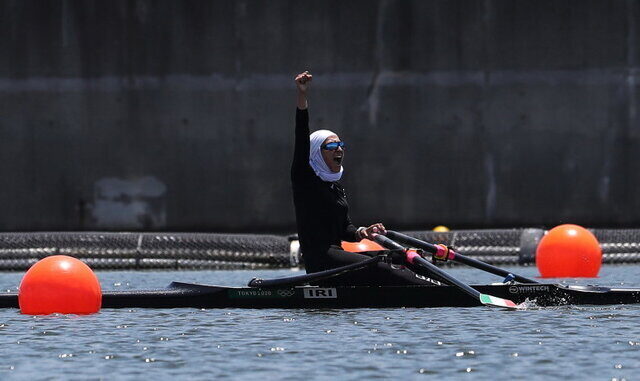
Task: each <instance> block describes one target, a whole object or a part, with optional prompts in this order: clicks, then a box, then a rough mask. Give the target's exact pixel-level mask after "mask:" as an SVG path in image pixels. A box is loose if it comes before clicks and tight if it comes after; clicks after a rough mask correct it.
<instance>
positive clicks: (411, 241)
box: [387, 230, 538, 283]
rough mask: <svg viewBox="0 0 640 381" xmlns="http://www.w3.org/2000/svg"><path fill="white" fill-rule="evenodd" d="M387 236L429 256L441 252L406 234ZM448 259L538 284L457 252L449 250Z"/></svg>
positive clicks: (430, 244)
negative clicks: (425, 252)
mask: <svg viewBox="0 0 640 381" xmlns="http://www.w3.org/2000/svg"><path fill="white" fill-rule="evenodd" d="M387 236H389V237H391V239H395V240H398V241H400V242H403V243H405V244H407V245H410V246H413V247H416V248H419V249H422V250H425V251H427V252H429V253H431V254H437V253H438V251H439V250H441V247H440V246H439V245H434V244H432V243H429V242H425V241H422V240H419V239H417V238H414V237H410V236H408V235H406V234H402V233H398V232H396V231H393V230H387ZM448 259H451V260H453V261H456V262H460V263H464V264H465V265H468V266H471V267H475V268H477V269H480V270H484V271H486V272H489V273H491V274H494V275H500V276H503V277H507V276H509V274H511V275H513V276H514V279H515V280H516V281H518V282H520V283H538V282H536V281H535V280H533V279H529V278H525V277H523V276H520V275H516V274H513V273H511V272H509V271H507V270H504V269H501V268H499V267H495V266H493V265H490V264H488V263H485V262H482V261H479V260H477V259H474V258H470V257H467V256H466V255H462V254H460V253H458V252H454V251H453V250H449V253H448Z"/></svg>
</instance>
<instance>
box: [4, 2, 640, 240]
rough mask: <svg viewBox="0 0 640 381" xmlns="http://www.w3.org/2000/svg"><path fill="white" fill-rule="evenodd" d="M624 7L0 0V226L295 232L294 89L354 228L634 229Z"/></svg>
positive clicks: (633, 131) (635, 119) (633, 80)
mask: <svg viewBox="0 0 640 381" xmlns="http://www.w3.org/2000/svg"><path fill="white" fill-rule="evenodd" d="M639 24H640V4H639V2H638V1H631V0H629V1H622V0H619V1H615V0H614V1H600V0H593V1H583V0H576V1H566V0H565V1H559V0H550V1H512V0H485V1H462V0H460V1H455V0H454V1H451V0H442V1H422V0H415V1H400V0H398V1H392V0H379V1H369V0H361V1H337V0H336V1H294V0H291V1H249V0H244V1H172V0H166V1H100V0H95V1H35V0H34V1H24V0H13V1H9V0H7V1H3V2H1V3H0V36H1V38H0V205H1V206H2V208H1V211H0V229H1V230H40V229H73V230H76V229H114V230H117V229H153V230H158V229H166V230H218V231H292V230H294V228H295V225H294V222H295V221H294V213H293V207H292V202H291V192H290V184H289V163H290V157H291V153H292V148H293V147H292V134H293V130H292V129H293V126H292V124H293V116H294V108H295V103H294V99H295V97H294V86H293V81H292V78H293V76H294V74H295V73H296V72H299V71H302V70H304V69H309V70H311V71H312V72H313V74H314V75H315V78H314V83H313V89H312V93H311V113H312V114H311V121H312V128H314V129H317V128H330V129H333V130H335V131H336V132H338V133H339V134H340V135H341V137H342V138H343V139H344V140H345V141H347V142H348V144H349V146H348V151H347V156H346V161H345V176H344V183H345V185H346V187H347V189H348V193H349V196H350V200H351V206H352V210H351V214H352V218H353V219H354V222H356V223H358V224H366V223H370V222H375V221H378V220H381V221H384V222H386V223H387V225H388V226H393V227H398V228H421V227H425V228H426V227H430V226H433V225H435V224H447V225H452V226H454V227H470V226H473V227H494V226H510V225H541V224H546V225H555V224H557V223H561V222H574V223H582V224H587V225H609V226H621V225H638V224H640V197H637V194H638V187H639V186H640V178H639V175H638V174H639V172H640V119H639V116H638V107H640V95H639V94H638V92H639V90H640V89H639V87H640V66H639V61H640V48H638V43H639V42H640V25H639Z"/></svg>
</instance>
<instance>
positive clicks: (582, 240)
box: [536, 224, 602, 278]
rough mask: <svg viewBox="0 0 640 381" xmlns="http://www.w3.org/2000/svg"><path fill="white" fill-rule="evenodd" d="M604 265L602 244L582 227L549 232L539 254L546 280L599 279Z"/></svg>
mask: <svg viewBox="0 0 640 381" xmlns="http://www.w3.org/2000/svg"><path fill="white" fill-rule="evenodd" d="M601 265H602V249H601V248H600V243H599V242H598V240H597V239H596V237H595V236H594V235H593V233H591V232H590V231H588V230H587V229H585V228H583V227H582V226H578V225H571V224H565V225H560V226H556V227H555V228H553V229H551V230H549V231H548V232H547V234H546V235H545V236H544V237H542V239H541V240H540V244H538V248H537V250H536V266H537V267H538V271H540V274H541V276H542V277H543V278H561V277H572V278H573V277H584V278H595V277H597V276H598V272H599V271H600V266H601Z"/></svg>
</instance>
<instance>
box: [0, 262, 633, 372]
mask: <svg viewBox="0 0 640 381" xmlns="http://www.w3.org/2000/svg"><path fill="white" fill-rule="evenodd" d="M448 271H450V272H451V273H452V274H453V275H454V276H457V277H459V278H461V279H464V280H465V281H468V282H473V283H485V282H493V281H499V279H498V278H496V277H494V276H492V275H490V274H485V273H482V272H480V271H478V270H472V269H463V268H454V269H450V270H448ZM513 271H517V272H519V273H520V274H522V275H524V276H527V277H534V276H535V275H536V274H537V270H536V269H535V268H533V267H524V268H522V267H520V268H513ZM296 274H299V273H296ZM286 275H293V273H292V272H291V271H288V270H278V271H275V270H274V271H201V272H197V271H189V272H124V271H123V272H99V273H98V277H99V278H100V281H101V283H102V286H103V289H105V290H126V289H148V288H157V287H164V286H166V285H167V284H168V283H169V282H170V281H172V280H178V281H185V282H199V283H211V284H220V285H235V286H239V285H244V284H246V282H247V281H248V280H249V279H250V278H252V277H254V276H260V277H263V278H270V277H279V276H286ZM600 275H601V276H600V278H597V279H579V280H566V281H565V282H566V283H570V284H595V283H597V284H601V285H612V286H620V285H622V286H640V266H635V265H634V266H605V267H603V268H602V270H601V272H600ZM21 276H22V274H14V273H3V274H0V289H2V290H11V289H13V290H15V288H16V286H17V285H18V283H19V281H20V278H21ZM0 348H2V349H1V350H0V379H3V380H5V379H16V380H17V379H25V380H27V379H28V380H40V379H77V380H84V379H118V380H128V379H131V380H133V379H141V378H143V377H144V378H145V379H151V378H153V379H157V380H161V379H171V378H176V377H179V378H181V379H187V378H189V379H201V380H205V379H214V378H215V379H224V378H233V379H247V380H248V379H268V378H271V379H283V378H293V379H310V380H311V379H328V378H339V379H345V380H361V379H389V378H398V379H428V378H434V379H435V378H437V379H469V380H472V379H473V380H495V379H500V378H518V379H527V380H544V379H549V378H554V379H558V378H578V377H580V378H583V377H586V378H587V379H594V380H595V379H597V380H604V379H606V380H611V379H614V378H615V379H618V380H619V379H623V378H626V379H628V380H630V379H635V378H634V376H636V375H638V374H640V362H639V361H638V358H639V357H640V307H639V306H636V305H629V306H605V307H602V306H600V307H596V306H581V307H555V308H540V309H530V310H526V311H505V310H500V309H494V308H485V307H475V308H432V309H415V308H406V309H405V308H395V309H347V310H282V309H270V310H247V309H242V310H240V309H212V310H198V309H174V310H158V309H131V310H108V309H105V310H102V311H101V312H100V313H99V314H95V315H91V316H69V315H67V316H63V315H53V316H46V317H41V316H40V317H31V316H26V315H21V314H20V313H19V312H18V311H17V310H15V309H5V310H0ZM425 377H426V378H425ZM636 377H637V376H636Z"/></svg>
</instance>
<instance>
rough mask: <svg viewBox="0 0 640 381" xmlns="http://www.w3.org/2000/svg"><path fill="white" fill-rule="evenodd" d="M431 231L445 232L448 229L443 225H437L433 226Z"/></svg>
mask: <svg viewBox="0 0 640 381" xmlns="http://www.w3.org/2000/svg"><path fill="white" fill-rule="evenodd" d="M433 231H434V232H437V233H445V232H448V231H449V228H448V227H446V226H444V225H438V226H436V227H435V228H433Z"/></svg>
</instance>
